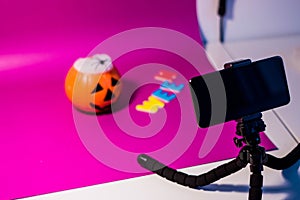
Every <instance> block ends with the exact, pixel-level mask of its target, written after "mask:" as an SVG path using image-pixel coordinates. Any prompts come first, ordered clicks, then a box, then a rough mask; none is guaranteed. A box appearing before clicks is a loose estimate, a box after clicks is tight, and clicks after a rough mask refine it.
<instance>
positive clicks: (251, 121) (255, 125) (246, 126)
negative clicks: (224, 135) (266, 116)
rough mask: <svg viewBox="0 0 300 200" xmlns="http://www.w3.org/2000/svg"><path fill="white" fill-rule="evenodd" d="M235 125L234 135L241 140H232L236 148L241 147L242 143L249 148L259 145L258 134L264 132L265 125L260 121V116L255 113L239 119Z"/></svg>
mask: <svg viewBox="0 0 300 200" xmlns="http://www.w3.org/2000/svg"><path fill="white" fill-rule="evenodd" d="M236 121H237V125H236V134H237V135H238V136H242V138H237V137H235V138H234V143H235V145H236V146H237V147H242V146H243V143H244V144H246V145H249V146H256V145H259V144H260V135H259V133H260V132H262V131H264V130H265V128H266V125H265V123H264V121H263V120H262V114H261V113H256V114H253V115H248V116H245V117H243V118H240V119H238V120H236Z"/></svg>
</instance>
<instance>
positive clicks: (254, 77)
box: [189, 56, 290, 128]
mask: <svg viewBox="0 0 300 200" xmlns="http://www.w3.org/2000/svg"><path fill="white" fill-rule="evenodd" d="M189 85H190V90H191V94H192V99H193V104H194V108H195V112H196V118H197V122H198V124H199V126H200V127H202V128H206V127H209V126H212V125H215V124H219V123H223V122H227V121H230V120H236V119H240V118H242V117H244V116H247V115H251V114H255V113H258V112H263V111H266V110H269V109H273V108H276V107H280V106H283V105H286V104H288V103H289V102H290V94H289V90H288V84H287V79H286V75H285V70H284V65H283V61H282V58H281V57H279V56H274V57H270V58H267V59H263V60H258V61H255V62H251V61H250V62H249V64H246V65H241V66H237V67H235V66H233V67H230V68H226V69H223V70H220V71H216V72H212V73H208V74H205V75H202V76H197V77H194V78H192V79H191V80H190V81H189Z"/></svg>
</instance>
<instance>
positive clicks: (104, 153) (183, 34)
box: [0, 0, 274, 200]
mask: <svg viewBox="0 0 300 200" xmlns="http://www.w3.org/2000/svg"><path fill="white" fill-rule="evenodd" d="M195 4H196V2H195V1H177V2H174V1H166V0H163V1H161V0H151V1H140V0H139V1H138V0H132V1H118V0H112V1H99V0H85V1H71V0H67V1H58V0H54V1H50V0H46V1H42V2H41V1H36V0H29V1H21V0H15V1H8V0H4V1H1V3H0V18H1V19H2V20H1V22H0V27H1V31H0V42H1V45H0V91H1V98H0V110H1V122H0V124H1V126H0V160H1V162H0V199H1V200H2V199H3V200H4V199H12V198H21V197H28V196H34V195H39V194H46V193H50V192H56V191H62V190H67V189H72V188H78V187H83V186H89V185H93V184H100V183H106V182H111V181H117V180H122V179H126V178H132V177H136V176H141V175H145V174H148V173H147V172H146V171H145V170H143V169H142V168H141V167H139V166H138V165H137V163H136V160H135V158H136V156H137V155H138V154H139V153H148V154H149V155H152V156H155V157H156V158H158V159H160V160H161V161H163V162H166V163H167V164H170V165H171V166H172V167H175V168H182V167H188V166H193V165H199V164H202V163H207V162H213V161H218V160H223V159H227V158H232V157H235V156H236V155H237V152H238V151H239V150H238V149H237V148H236V147H235V146H234V144H233V142H232V138H233V136H234V134H235V133H234V132H235V123H227V124H225V125H224V126H223V125H220V126H217V127H214V128H211V129H209V130H208V129H198V127H197V126H196V121H195V116H194V111H193V106H192V101H191V98H190V92H189V88H188V82H187V80H188V79H190V78H191V77H193V76H197V75H200V74H202V73H206V72H211V71H213V68H212V66H211V65H210V63H209V62H208V60H207V58H206V55H205V52H204V51H203V50H201V48H200V49H199V47H200V46H201V38H200V36H199V35H200V34H199V26H198V23H197V17H196V6H195ZM144 27H152V28H144ZM153 27H156V28H153ZM123 31H126V32H123ZM120 34H121V35H120ZM98 44H100V45H99V46H97V45H98ZM95 47H96V48H95ZM93 53H109V54H110V55H111V56H112V58H113V60H114V64H115V65H116V67H117V68H118V69H119V71H120V73H121V74H122V75H123V78H122V79H123V80H122V81H123V82H124V89H123V92H122V95H121V97H120V100H119V102H118V104H117V105H116V107H115V108H116V110H115V112H114V114H113V115H109V114H107V115H100V116H93V115H86V114H83V113H81V112H78V111H76V110H73V108H72V105H71V103H70V102H69V101H68V100H67V98H66V95H65V93H64V79H65V76H66V74H67V72H68V70H69V68H70V67H71V66H72V64H73V62H74V61H75V60H76V59H77V58H78V57H85V56H87V55H89V54H90V55H91V54H93ZM162 69H163V70H168V71H171V72H173V73H176V74H177V78H176V79H175V80H174V83H175V84H177V85H178V84H184V88H183V90H182V91H181V92H180V93H179V94H177V98H176V99H175V100H174V101H171V102H170V103H168V104H166V105H165V108H164V109H161V110H159V112H157V113H156V114H154V115H149V114H146V113H141V112H138V111H136V110H135V105H137V104H139V103H141V102H143V100H146V99H147V98H148V97H149V96H150V95H151V93H152V92H153V91H155V90H156V89H157V88H158V87H159V85H160V84H161V82H160V81H157V80H155V79H154V76H156V75H157V73H159V71H160V70H162ZM133 89H134V90H133ZM130 91H131V93H130ZM124 116H125V117H124ZM262 140H263V143H264V146H265V147H267V148H268V149H271V148H274V145H273V144H272V143H271V142H270V140H268V138H267V137H266V136H265V135H262Z"/></svg>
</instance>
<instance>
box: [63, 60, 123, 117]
mask: <svg viewBox="0 0 300 200" xmlns="http://www.w3.org/2000/svg"><path fill="white" fill-rule="evenodd" d="M65 90H66V94H67V96H68V98H69V100H71V101H72V103H73V106H74V107H76V108H77V109H79V110H81V111H85V112H89V113H103V112H107V111H109V110H110V108H111V106H110V105H111V104H112V103H114V102H115V101H116V100H117V98H118V97H119V95H120V92H121V83H120V74H119V72H118V71H117V69H116V68H115V67H114V66H113V65H112V61H111V58H110V57H109V56H108V55H106V54H96V55H94V56H92V57H87V58H79V59H78V60H76V61H75V63H74V65H73V66H72V67H71V69H70V70H69V72H68V74H67V77H66V81H65Z"/></svg>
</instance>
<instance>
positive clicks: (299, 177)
mask: <svg viewBox="0 0 300 200" xmlns="http://www.w3.org/2000/svg"><path fill="white" fill-rule="evenodd" d="M299 172H300V161H298V162H297V163H296V164H294V165H293V166H291V167H290V168H288V169H285V170H282V173H281V174H282V177H283V178H284V180H285V184H283V185H275V186H263V193H265V194H267V193H269V194H276V193H286V194H288V196H287V197H286V198H285V199H286V200H288V199H289V200H292V199H300V190H299V185H300V174H299ZM198 189H199V190H204V191H211V192H216V191H220V192H240V193H248V191H249V185H233V184H210V185H207V186H204V187H199V188H198Z"/></svg>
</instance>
